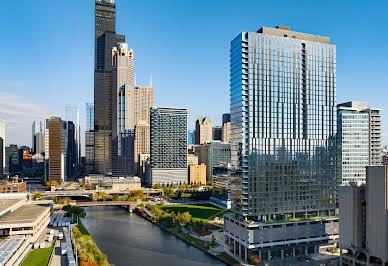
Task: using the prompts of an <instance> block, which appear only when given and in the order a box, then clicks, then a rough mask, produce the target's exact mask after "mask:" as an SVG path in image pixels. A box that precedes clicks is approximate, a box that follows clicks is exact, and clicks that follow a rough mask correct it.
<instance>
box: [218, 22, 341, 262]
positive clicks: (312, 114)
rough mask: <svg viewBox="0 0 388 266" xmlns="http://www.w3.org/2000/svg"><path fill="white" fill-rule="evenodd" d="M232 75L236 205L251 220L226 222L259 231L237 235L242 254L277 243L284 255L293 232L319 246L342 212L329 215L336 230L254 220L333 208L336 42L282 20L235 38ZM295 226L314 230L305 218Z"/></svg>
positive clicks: (230, 227)
mask: <svg viewBox="0 0 388 266" xmlns="http://www.w3.org/2000/svg"><path fill="white" fill-rule="evenodd" d="M230 81H231V84H230V111H231V164H232V167H233V169H232V172H231V181H230V182H231V184H232V187H231V205H232V210H233V211H234V212H235V213H236V214H237V215H238V216H239V217H240V218H239V220H248V219H249V220H251V221H253V223H252V224H249V225H247V226H245V225H246V223H242V224H241V226H237V224H239V223H237V224H235V223H233V220H234V219H236V218H233V217H232V216H226V217H225V220H224V222H225V225H224V229H225V233H226V235H227V236H228V237H230V239H231V240H236V241H237V240H238V239H236V238H235V236H236V235H245V234H248V233H247V231H249V232H251V231H250V230H253V231H254V232H252V236H253V237H252V238H251V237H249V238H246V239H244V240H241V239H240V240H238V242H237V243H240V248H241V245H243V247H245V256H242V254H241V252H240V258H243V259H245V260H246V249H247V248H251V247H257V248H258V249H259V253H258V255H260V256H261V255H263V254H262V253H261V252H266V256H265V257H266V258H268V259H271V256H273V255H274V253H272V255H271V250H275V249H276V250H277V251H281V252H279V253H277V254H278V255H279V257H282V258H283V257H284V254H285V252H289V251H290V250H291V249H290V247H289V246H288V245H289V244H291V243H293V242H292V241H294V240H298V243H302V242H303V243H304V244H305V245H306V247H307V246H308V245H311V246H314V245H315V248H317V246H319V245H320V244H323V243H325V244H327V243H328V242H330V241H331V239H335V238H338V231H337V233H336V231H335V230H334V228H337V230H338V218H337V219H335V218H334V219H333V220H330V221H329V222H330V223H331V226H333V227H331V228H333V230H332V231H330V232H329V231H327V230H326V229H327V228H326V229H325V228H323V229H322V230H321V231H320V232H319V233H317V232H315V233H314V234H298V233H295V234H290V235H288V234H286V233H284V232H285V231H281V230H283V229H282V228H283V225H281V226H280V227H279V229H276V228H277V227H274V226H271V228H272V229H271V230H270V231H266V230H264V229H266V228H262V227H261V228H259V227H258V226H257V227H256V225H258V223H255V222H261V224H262V223H263V222H268V221H273V222H275V221H281V220H284V219H288V218H301V219H303V218H305V217H309V216H320V215H334V213H335V207H336V205H335V204H336V199H335V194H336V193H335V189H336V145H335V134H336V94H335V87H336V47H335V45H333V44H331V43H330V39H329V38H327V37H322V36H317V35H310V34H305V33H299V32H294V31H291V30H290V28H289V27H284V26H278V27H276V28H269V27H262V28H261V29H259V30H258V31H257V32H242V33H240V34H239V35H238V36H237V37H236V38H235V39H234V40H233V41H232V42H231V48H230ZM234 217H237V216H234ZM293 226H295V227H294V228H295V230H298V228H297V227H299V226H301V227H300V228H301V229H302V228H304V229H302V231H304V232H307V231H308V230H310V229H309V226H310V225H309V224H306V223H300V224H299V223H295V224H294V225H293ZM236 227H238V228H236ZM236 230H244V232H241V231H239V232H237V231H236ZM330 230H331V229H330ZM267 232H270V233H269V234H271V235H269V234H268V233H267ZM281 232H283V233H281ZM295 232H296V231H295ZM308 232H310V231H308ZM256 234H257V235H256ZM275 234H276V237H273V236H274V235H275ZM315 235H319V236H320V237H321V238H320V239H316V238H315V237H314V236H315ZM302 238H303V239H305V240H303V241H301V239H302ZM309 238H310V240H307V239H309ZM311 239H314V240H313V241H315V240H316V241H317V242H315V243H314V244H312V243H311V241H312V240H311ZM263 242H264V243H266V242H268V243H269V244H268V245H267V244H265V245H261V244H260V243H263ZM235 245H236V242H235ZM266 247H268V249H267V248H266ZM299 248H300V249H302V247H299ZM311 249H312V248H311ZM307 251H309V250H307ZM295 252H297V251H296V249H292V250H291V254H293V255H295Z"/></svg>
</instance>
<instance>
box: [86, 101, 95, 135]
mask: <svg viewBox="0 0 388 266" xmlns="http://www.w3.org/2000/svg"><path fill="white" fill-rule="evenodd" d="M85 108H86V110H85V111H86V128H85V131H92V130H94V103H86V104H85Z"/></svg>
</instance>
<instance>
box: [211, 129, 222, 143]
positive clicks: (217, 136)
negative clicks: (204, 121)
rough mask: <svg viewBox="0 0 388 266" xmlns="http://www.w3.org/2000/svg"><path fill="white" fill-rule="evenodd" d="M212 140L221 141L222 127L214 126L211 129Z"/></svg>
mask: <svg viewBox="0 0 388 266" xmlns="http://www.w3.org/2000/svg"><path fill="white" fill-rule="evenodd" d="M212 134H213V140H216V141H221V139H222V127H220V126H215V127H213V133H212Z"/></svg>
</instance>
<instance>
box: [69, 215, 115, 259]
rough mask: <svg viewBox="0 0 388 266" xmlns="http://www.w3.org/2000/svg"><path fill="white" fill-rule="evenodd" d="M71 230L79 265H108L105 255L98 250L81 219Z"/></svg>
mask: <svg viewBox="0 0 388 266" xmlns="http://www.w3.org/2000/svg"><path fill="white" fill-rule="evenodd" d="M72 230H73V236H74V238H75V241H76V245H77V251H78V259H79V261H80V265H96V264H98V265H101V266H109V265H110V264H109V263H108V260H107V257H106V255H105V254H103V253H102V252H101V251H100V250H99V248H98V247H97V245H96V242H94V240H93V238H92V237H91V236H90V234H89V232H88V230H86V228H85V227H84V225H83V224H82V222H81V221H79V223H78V225H77V226H75V227H74V228H73V229H72Z"/></svg>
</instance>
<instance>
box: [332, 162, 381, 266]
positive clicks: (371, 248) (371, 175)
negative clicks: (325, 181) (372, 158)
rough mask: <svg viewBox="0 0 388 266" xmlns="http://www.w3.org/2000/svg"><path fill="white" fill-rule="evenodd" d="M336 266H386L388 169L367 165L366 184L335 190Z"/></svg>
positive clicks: (353, 184)
mask: <svg viewBox="0 0 388 266" xmlns="http://www.w3.org/2000/svg"><path fill="white" fill-rule="evenodd" d="M339 192H340V193H339V196H340V201H339V203H340V210H339V213H340V216H339V217H340V239H339V247H340V254H341V261H340V265H341V266H342V265H349V266H350V265H382V266H384V265H388V209H387V204H388V169H387V167H386V166H367V170H366V184H365V183H364V184H361V185H357V183H355V182H350V185H349V186H340V187H339Z"/></svg>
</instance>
